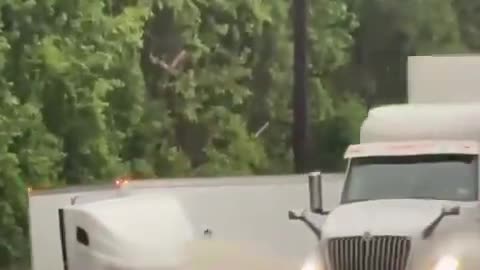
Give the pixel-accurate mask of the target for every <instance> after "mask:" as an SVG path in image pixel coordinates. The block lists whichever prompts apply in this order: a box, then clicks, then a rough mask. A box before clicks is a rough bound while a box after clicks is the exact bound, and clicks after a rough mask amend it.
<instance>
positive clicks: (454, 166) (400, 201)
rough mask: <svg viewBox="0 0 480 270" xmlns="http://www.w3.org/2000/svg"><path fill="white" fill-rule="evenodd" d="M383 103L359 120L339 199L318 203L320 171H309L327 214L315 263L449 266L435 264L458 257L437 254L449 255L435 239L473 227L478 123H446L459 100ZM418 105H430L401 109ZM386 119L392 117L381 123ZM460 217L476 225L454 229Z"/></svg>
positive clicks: (343, 268)
mask: <svg viewBox="0 0 480 270" xmlns="http://www.w3.org/2000/svg"><path fill="white" fill-rule="evenodd" d="M467 107H468V106H467ZM477 108H478V109H476V110H471V111H470V114H476V113H478V116H479V117H480V106H478V107H477ZM387 109H388V110H383V108H379V109H378V110H377V111H373V112H371V114H370V115H369V117H368V118H367V119H366V120H365V122H364V125H363V128H362V134H361V143H360V144H357V145H351V146H349V147H348V149H347V150H346V152H345V158H346V159H347V161H348V166H347V170H346V174H345V183H344V187H343V191H342V196H341V201H340V205H339V206H338V207H336V208H335V209H324V208H323V203H322V195H323V194H322V192H323V189H322V180H321V174H320V173H315V174H311V175H310V201H311V210H312V212H314V213H317V214H320V215H324V216H326V218H325V221H324V223H323V226H322V227H321V229H320V230H319V231H320V232H321V234H320V239H319V246H318V250H317V251H316V254H315V258H316V259H315V260H316V261H317V263H316V265H317V267H316V268H315V269H328V270H354V269H359V270H375V269H378V270H383V269H391V270H407V269H409V270H410V269H415V270H416V269H433V270H456V269H457V268H456V266H449V267H450V268H442V267H444V266H442V265H443V264H445V263H450V264H455V263H456V264H459V262H458V261H457V260H459V259H457V257H455V255H448V254H447V255H448V256H452V257H445V258H446V259H444V260H450V262H445V261H442V258H443V257H442V256H447V255H442V254H443V253H442V252H443V250H442V249H440V248H437V247H445V243H450V242H451V240H450V239H451V238H453V239H457V238H458V237H457V235H455V233H460V232H462V233H464V232H466V231H468V232H470V233H472V234H474V235H476V236H477V237H478V236H479V235H480V234H479V233H478V232H479V231H478V230H479V229H480V223H479V221H478V220H477V219H478V218H479V213H480V208H478V207H477V205H478V201H479V173H478V172H479V164H480V163H479V159H478V155H479V153H480V151H479V150H480V149H479V144H478V139H476V138H478V137H480V132H478V131H480V129H479V130H477V132H472V129H475V128H476V125H475V124H472V125H471V126H470V127H469V128H463V129H462V130H461V132H458V130H456V131H455V130H452V129H451V126H450V125H449V123H450V122H452V123H454V124H457V122H461V120H462V117H461V116H462V113H463V112H464V110H465V107H452V106H448V108H446V107H445V106H443V105H434V106H431V105H430V106H426V107H424V106H418V105H404V106H396V107H394V108H391V107H389V108H387ZM392 109H395V110H394V111H395V112H396V114H397V116H398V117H397V118H398V119H396V118H395V117H393V115H392V114H391V110H392ZM446 109H449V112H450V114H449V116H448V117H447V118H443V117H442V116H441V115H440V117H441V119H440V118H439V115H438V114H436V113H435V111H436V110H438V111H443V110H446ZM424 110H427V111H428V112H429V113H426V114H425V113H420V115H421V117H416V118H406V117H405V116H408V113H407V111H409V112H410V113H412V111H415V112H423V111H424ZM432 110H433V112H432ZM372 116H373V117H372ZM429 116H430V117H429ZM463 116H465V115H463ZM387 119H388V121H387ZM479 119H480V118H479ZM384 120H385V122H384ZM449 121H450V122H449ZM381 122H383V123H384V125H382V123H381ZM402 122H404V123H402ZM392 123H396V125H394V126H391V127H390V128H388V129H386V128H385V127H386V126H387V125H390V124H392ZM436 123H438V124H439V125H438V126H436ZM407 124H408V125H407ZM440 124H441V125H440ZM407 126H408V127H409V128H406V127H407ZM384 128H385V129H384ZM404 128H405V129H404ZM479 128H480V125H479ZM471 135H475V136H471ZM417 138H419V139H417ZM425 138H431V140H425ZM415 139H416V140H415ZM330 210H331V211H330ZM475 210H476V211H475ZM453 216H455V217H453ZM467 224H477V225H478V226H473V225H472V226H469V228H468V230H467V229H466V228H465V229H460V228H464V227H465V226H467ZM449 235H452V236H451V237H450V236H449ZM453 235H455V236H453ZM447 236H448V237H447ZM470 238H471V237H467V239H470ZM439 239H441V241H440V240H439ZM445 239H448V240H445ZM479 239H480V238H479ZM449 241H450V242H449ZM479 243H480V242H479ZM468 252H469V251H468V250H467V251H464V252H463V254H462V256H464V257H465V256H467V255H468V254H467V253H468ZM420 254H422V255H421V256H420ZM473 260H476V259H475V258H474V259H473ZM436 264H439V265H437V266H436ZM464 264H465V262H464ZM307 265H309V264H307ZM318 265H322V266H321V267H320V268H319V267H318ZM425 265H428V266H429V267H427V268H425V267H426V266H425ZM307 269H308V268H307ZM305 270H306V269H305Z"/></svg>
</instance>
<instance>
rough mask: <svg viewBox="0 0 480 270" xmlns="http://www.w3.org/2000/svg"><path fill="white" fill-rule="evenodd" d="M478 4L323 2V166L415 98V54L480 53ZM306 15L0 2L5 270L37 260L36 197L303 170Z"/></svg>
mask: <svg viewBox="0 0 480 270" xmlns="http://www.w3.org/2000/svg"><path fill="white" fill-rule="evenodd" d="M474 2H475V1H471V0H446V1H437V0H404V1H398V0H315V1H310V7H309V28H308V34H309V41H310V43H309V77H308V80H309V81H308V86H309V104H308V106H309V120H310V124H311V132H310V135H311V164H310V166H311V167H312V168H320V169H324V170H341V169H343V165H344V164H343V161H342V155H343V151H344V149H345V147H346V146H347V145H348V144H350V143H352V142H356V141H357V140H358V133H359V129H360V123H361V121H362V119H363V118H364V117H365V115H366V112H367V108H369V107H371V106H374V105H376V104H382V103H392V102H400V101H403V100H405V87H406V84H405V77H406V74H405V65H406V57H407V56H408V55H411V54H420V53H422V54H423V53H443V52H448V53H450V52H467V51H472V50H476V49H478V48H480V37H479V35H478V33H479V31H480V23H479V21H478V19H477V16H476V14H477V13H476V11H478V8H479V6H478V4H476V3H474ZM291 4H292V1H290V0H289V1H287V0H277V1H261V0H247V1H246V0H228V1H227V0H208V1H207V0H182V1H179V0H148V1H147V0H142V1H139V0H135V1H134V0H103V1H93V0H81V1H80V0H73V1H60V0H48V1H47V0H36V1H33V0H29V1H19V0H4V1H3V2H1V3H0V74H1V76H0V103H1V104H2V106H0V131H1V132H0V161H1V162H0V217H2V218H1V219H0V264H5V263H8V262H10V261H12V260H15V259H18V258H20V257H22V256H25V254H26V253H25V252H26V251H27V250H28V248H27V246H26V244H25V243H26V237H27V231H28V230H27V223H28V222H27V219H26V207H27V204H26V193H25V190H26V189H27V187H28V186H33V187H34V188H37V187H38V188H39V187H42V188H49V187H55V186H59V185H68V184H78V183H80V184H86V183H92V182H97V181H110V179H112V178H114V177H116V176H119V175H124V174H128V175H131V176H133V177H136V178H153V177H167V176H168V177H177V176H212V175H224V174H229V175H247V174H263V173H289V172H291V163H292V162H291V159H292V154H291V151H290V129H291V124H292V108H291V94H292V93H291V88H292V65H293V55H292V53H293V41H292V22H291V18H292V10H291ZM265 124H267V127H266V129H264V130H262V132H259V133H257V131H259V130H260V128H261V127H262V126H264V125H265Z"/></svg>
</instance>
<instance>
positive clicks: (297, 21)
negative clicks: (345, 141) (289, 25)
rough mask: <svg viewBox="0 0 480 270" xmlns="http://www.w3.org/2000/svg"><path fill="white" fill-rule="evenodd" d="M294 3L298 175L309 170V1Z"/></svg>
mask: <svg viewBox="0 0 480 270" xmlns="http://www.w3.org/2000/svg"><path fill="white" fill-rule="evenodd" d="M292 1H293V13H294V15H293V32H294V34H293V36H294V60H293V61H294V64H293V73H294V81H293V128H292V147H293V155H294V165H295V172H296V173H304V172H306V170H307V157H308V155H307V151H308V143H307V140H308V135H307V130H308V121H307V112H308V108H307V0H292Z"/></svg>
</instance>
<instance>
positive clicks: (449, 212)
mask: <svg viewBox="0 0 480 270" xmlns="http://www.w3.org/2000/svg"><path fill="white" fill-rule="evenodd" d="M459 214H460V207H459V206H455V207H452V208H449V209H446V208H443V209H442V212H441V213H440V215H438V217H437V218H435V219H434V220H433V221H432V223H430V224H428V226H427V227H425V229H424V230H423V232H422V238H423V239H427V238H428V237H430V236H431V235H432V234H433V232H434V231H435V229H436V228H437V227H438V225H439V224H440V222H441V221H442V220H443V218H444V217H447V216H458V215H459Z"/></svg>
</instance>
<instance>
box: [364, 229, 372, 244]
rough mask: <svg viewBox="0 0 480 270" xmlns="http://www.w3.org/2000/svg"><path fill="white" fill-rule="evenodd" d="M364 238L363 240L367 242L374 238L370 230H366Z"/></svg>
mask: <svg viewBox="0 0 480 270" xmlns="http://www.w3.org/2000/svg"><path fill="white" fill-rule="evenodd" d="M362 239H363V241H365V242H368V241H370V240H371V239H372V235H371V234H370V232H368V231H366V232H365V233H364V234H363V235H362Z"/></svg>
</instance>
